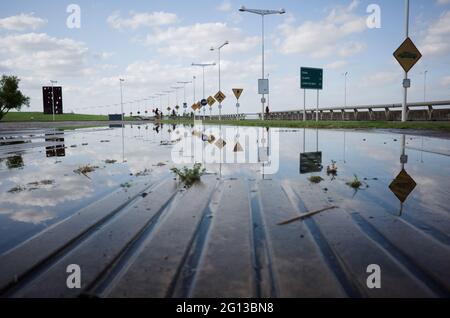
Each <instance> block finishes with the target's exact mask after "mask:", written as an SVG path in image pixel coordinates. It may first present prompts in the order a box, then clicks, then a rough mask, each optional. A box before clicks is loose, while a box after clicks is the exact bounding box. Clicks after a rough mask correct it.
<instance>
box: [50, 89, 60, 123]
mask: <svg viewBox="0 0 450 318" xmlns="http://www.w3.org/2000/svg"><path fill="white" fill-rule="evenodd" d="M50 83H51V84H52V114H53V121H55V94H54V92H53V85H54V84H56V83H58V82H57V81H52V80H50Z"/></svg>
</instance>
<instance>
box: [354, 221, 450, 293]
mask: <svg viewBox="0 0 450 318" xmlns="http://www.w3.org/2000/svg"><path fill="white" fill-rule="evenodd" d="M351 217H352V218H353V220H354V221H355V223H356V224H357V225H358V226H359V227H360V229H361V230H362V231H363V232H364V233H365V234H366V235H367V236H368V237H370V238H371V239H372V240H374V241H375V242H377V243H378V244H379V245H380V246H382V247H383V248H384V249H385V250H386V251H387V252H388V253H389V254H390V255H392V256H393V257H394V258H395V259H396V260H397V261H398V262H399V263H400V264H402V265H403V266H404V267H405V268H406V269H407V270H408V271H409V272H411V273H412V275H413V276H414V277H416V278H417V279H419V280H420V281H421V282H422V283H424V284H425V285H426V286H427V287H428V288H430V289H431V290H432V291H433V292H434V293H436V294H437V295H438V296H440V297H449V296H450V291H449V290H448V289H447V288H446V287H445V286H443V285H441V283H440V282H438V281H435V280H434V279H433V278H432V277H430V276H429V275H428V274H427V273H426V271H424V270H423V269H421V268H420V266H419V265H418V264H416V263H415V262H414V261H413V260H412V259H410V258H409V257H408V256H407V255H405V254H404V253H403V252H402V251H401V250H400V249H399V248H397V247H396V246H395V245H394V244H392V243H391V242H390V241H389V240H388V239H387V238H386V237H385V236H384V235H383V234H381V233H380V232H379V231H378V230H377V229H376V228H375V227H374V226H373V225H372V224H370V223H369V222H368V221H367V220H366V219H365V218H364V217H362V216H361V215H360V214H359V213H357V212H353V213H351Z"/></svg>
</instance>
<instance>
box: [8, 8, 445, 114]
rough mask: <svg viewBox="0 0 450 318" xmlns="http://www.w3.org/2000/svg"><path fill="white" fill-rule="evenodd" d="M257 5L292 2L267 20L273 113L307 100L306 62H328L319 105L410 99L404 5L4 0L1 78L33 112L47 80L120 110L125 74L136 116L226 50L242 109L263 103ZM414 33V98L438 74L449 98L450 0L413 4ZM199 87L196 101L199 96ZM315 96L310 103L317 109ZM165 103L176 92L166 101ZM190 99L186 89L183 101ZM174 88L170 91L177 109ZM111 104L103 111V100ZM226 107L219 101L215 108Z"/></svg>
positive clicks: (441, 93) (210, 90)
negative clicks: (371, 22)
mask: <svg viewBox="0 0 450 318" xmlns="http://www.w3.org/2000/svg"><path fill="white" fill-rule="evenodd" d="M71 3H75V4H77V5H79V7H80V8H81V28H79V29H70V28H68V27H67V26H66V20H67V17H68V16H69V13H67V12H66V8H67V6H68V5H69V4H71ZM242 4H243V5H245V6H246V7H248V8H271V9H279V8H285V9H286V14H284V15H273V16H269V17H267V18H266V73H268V74H269V78H270V89H271V95H270V107H271V109H272V110H287V109H298V108H300V107H302V106H303V98H302V96H303V95H302V92H301V91H300V89H299V68H300V66H311V67H323V68H324V90H323V91H322V92H321V106H340V105H342V104H343V103H344V77H343V75H342V74H343V73H345V72H348V74H349V75H348V102H347V103H348V104H349V105H350V104H358V105H361V104H363V105H365V104H371V103H372V104H373V103H374V104H377V103H395V102H400V101H401V97H402V95H401V94H402V90H401V81H402V70H401V68H400V66H399V65H398V64H397V62H396V61H395V60H394V58H393V56H392V53H393V51H394V50H395V49H396V48H397V47H398V46H399V45H400V43H401V42H402V41H403V39H404V1H403V0H380V1H364V0H360V1H355V0H353V1H352V0H346V1H327V0H319V1H317V0H316V1H313V0H298V1H287V0H286V1H268V0H264V1H242V0H239V1H234V0H229V1H228V0H225V1H223V0H220V1H191V2H188V1H138V0H134V1H106V0H105V1H74V2H65V1H46V0H42V1H31V0H28V1H24V0H18V1H14V2H5V1H3V2H1V4H0V73H4V74H15V75H18V76H19V77H21V78H22V88H23V90H24V91H25V93H26V94H28V95H29V96H30V97H31V98H32V104H31V108H30V110H41V109H42V96H41V90H40V87H41V86H42V85H47V84H48V82H49V80H50V79H56V80H58V82H59V83H61V84H62V85H63V87H64V88H63V94H64V104H65V105H64V106H65V110H66V111H70V110H73V111H75V112H82V113H113V112H118V111H119V110H120V108H119V107H118V105H117V103H118V102H119V101H120V90H119V80H118V79H119V78H121V77H122V78H125V80H126V82H125V84H124V100H125V101H126V102H130V101H135V102H133V103H127V104H126V105H125V110H126V111H127V112H129V111H134V112H136V111H137V110H141V111H143V110H144V109H151V108H155V107H157V106H159V102H160V99H159V98H154V99H151V100H148V101H137V100H142V99H147V98H149V97H150V96H153V95H155V94H157V93H160V92H162V91H166V90H170V87H173V86H179V85H178V84H177V83H176V82H177V81H189V80H192V76H197V78H198V79H197V82H196V84H197V85H196V90H197V99H198V97H201V96H200V95H201V70H200V69H198V68H195V67H192V66H191V63H192V62H217V54H216V53H215V52H210V51H209V48H210V47H211V46H217V45H219V44H221V43H222V42H223V41H225V40H229V41H230V45H228V46H226V47H224V48H223V50H222V86H223V87H222V88H223V89H222V90H223V91H224V92H225V94H226V95H227V99H226V100H225V102H224V110H223V111H224V112H225V113H229V112H234V111H235V107H234V105H235V103H236V101H235V99H234V97H233V95H232V93H231V88H233V87H242V88H244V93H243V95H242V98H241V109H240V111H243V112H257V111H259V110H260V104H259V99H260V97H259V96H258V95H257V79H258V78H259V77H260V76H261V62H260V60H261V48H260V32H261V21H260V17H258V16H255V15H252V14H249V13H240V12H238V8H239V7H240V5H242ZM370 4H376V5H378V6H379V7H380V9H381V28H379V29H370V28H368V27H367V23H366V19H367V17H368V16H369V14H370V13H367V12H366V9H367V7H368V6H369V5H370ZM410 36H411V38H412V39H413V40H414V41H415V42H416V44H417V46H418V48H419V49H420V50H421V51H422V52H423V54H424V57H423V59H422V61H420V62H419V63H418V64H417V65H416V66H415V68H414V69H413V70H412V71H411V72H410V78H411V79H412V88H411V89H410V100H411V101H422V100H423V95H424V88H423V87H424V76H423V72H424V71H425V70H427V71H428V75H427V76H428V79H427V99H433V100H439V99H450V58H449V57H450V0H411V32H410ZM206 82H207V85H206V95H214V94H215V93H216V92H217V90H218V69H217V67H214V68H209V69H208V70H207V72H206ZM192 94H193V89H192V84H189V85H187V102H188V104H189V105H191V104H192V101H193V96H192ZM314 94H315V93H314V92H308V95H307V96H308V101H307V106H308V107H314V106H315V95H314ZM162 101H163V106H164V108H166V107H167V104H168V100H167V97H166V96H165V97H163V98H162ZM182 101H183V91H182V90H179V96H178V104H181V103H182ZM175 103H176V95H175V93H172V94H171V96H170V106H173V105H175ZM99 106H103V107H99ZM213 109H214V112H216V113H217V107H213Z"/></svg>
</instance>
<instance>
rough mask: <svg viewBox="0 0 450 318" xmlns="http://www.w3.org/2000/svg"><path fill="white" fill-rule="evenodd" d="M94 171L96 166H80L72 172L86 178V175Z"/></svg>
mask: <svg viewBox="0 0 450 318" xmlns="http://www.w3.org/2000/svg"><path fill="white" fill-rule="evenodd" d="M96 169H98V167H97V166H91V165H84V166H80V167H79V168H78V169H76V170H74V171H73V172H75V173H78V174H82V175H84V176H85V177H87V174H88V173H90V172H94V171H95V170H96Z"/></svg>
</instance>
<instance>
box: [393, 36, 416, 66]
mask: <svg viewBox="0 0 450 318" xmlns="http://www.w3.org/2000/svg"><path fill="white" fill-rule="evenodd" d="M394 57H395V59H396V60H397V61H398V62H399V63H400V65H401V67H403V69H404V70H405V72H409V70H410V69H412V67H413V66H414V65H415V64H416V63H417V62H418V61H419V60H420V58H421V57H422V54H421V53H420V51H419V50H418V49H417V47H416V46H415V45H414V43H413V41H412V40H411V39H410V38H406V40H405V41H404V42H403V43H402V45H400V47H399V48H398V49H397V50H396V51H395V52H394Z"/></svg>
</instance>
